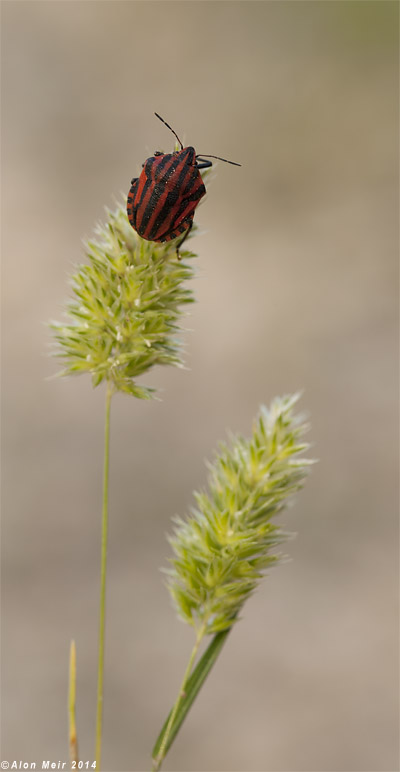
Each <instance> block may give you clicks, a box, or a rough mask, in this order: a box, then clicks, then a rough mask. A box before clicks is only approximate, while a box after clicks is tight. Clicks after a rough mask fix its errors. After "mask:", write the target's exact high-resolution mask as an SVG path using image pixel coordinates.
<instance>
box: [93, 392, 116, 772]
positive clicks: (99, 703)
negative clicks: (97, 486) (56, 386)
mask: <svg viewBox="0 0 400 772" xmlns="http://www.w3.org/2000/svg"><path fill="white" fill-rule="evenodd" d="M112 395H113V389H112V386H111V384H110V383H108V384H107V394H106V416H105V429H104V468H103V514H102V532H101V579H100V623H99V663H98V671H97V719H96V770H97V772H100V765H101V740H102V728H103V684H104V638H105V620H106V577H107V535H108V476H109V458H110V408H111V397H112Z"/></svg>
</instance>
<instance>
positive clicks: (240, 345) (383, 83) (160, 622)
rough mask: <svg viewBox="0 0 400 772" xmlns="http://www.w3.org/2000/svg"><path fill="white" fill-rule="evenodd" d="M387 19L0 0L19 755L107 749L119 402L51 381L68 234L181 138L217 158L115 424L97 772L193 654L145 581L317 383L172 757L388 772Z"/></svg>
mask: <svg viewBox="0 0 400 772" xmlns="http://www.w3.org/2000/svg"><path fill="white" fill-rule="evenodd" d="M398 12H399V7H398V4H397V3H395V2H393V3H392V2H384V3H381V2H361V3H360V2H354V3H353V2H346V3H341V2H338V3H333V2H332V3H324V2H293V3H292V2H281V3H279V2H270V3H269V2H254V3H253V2H190V3H182V2H176V3H175V2H151V3H150V2H3V4H2V22H3V31H2V34H3V53H2V65H3V126H2V136H3V225H4V234H3V266H4V267H3V279H4V303H3V312H4V345H3V447H4V452H3V479H4V492H3V583H2V587H3V604H2V613H3V633H2V643H3V648H2V654H3V698H2V703H3V711H2V713H3V747H2V758H5V759H8V760H9V761H10V762H11V761H12V760H14V759H17V760H22V761H26V762H30V761H37V762H39V763H40V762H41V761H42V760H43V759H50V760H51V761H58V760H66V759H67V758H68V748H67V714H66V695H67V669H68V667H67V662H68V648H69V642H70V639H71V638H72V637H73V638H75V639H76V643H77V651H78V732H79V741H80V754H81V758H82V759H83V760H92V759H93V746H94V724H95V692H96V668H97V652H96V646H97V625H98V595H99V587H98V582H99V551H100V514H101V512H100V510H101V475H102V443H103V419H104V392H103V390H102V388H99V389H97V390H95V391H93V390H92V388H91V385H90V379H89V378H88V377H86V378H85V377H82V378H72V379H68V380H67V379H64V380H62V379H61V380H52V379H49V376H51V375H53V374H54V373H55V372H56V371H57V363H56V362H55V361H53V360H51V359H49V358H48V356H47V349H48V344H49V340H50V334H49V332H48V330H47V328H46V326H45V323H46V320H48V319H49V318H60V317H61V314H62V307H63V303H64V301H65V298H66V297H67V295H68V291H69V290H68V275H69V274H70V272H71V270H72V268H73V265H74V264H75V263H76V262H78V261H80V260H81V259H83V248H82V239H83V238H87V237H90V236H91V234H92V231H93V228H94V226H95V223H96V222H97V221H98V220H99V219H102V218H103V217H104V209H103V207H104V205H108V206H113V205H114V201H115V196H117V197H119V195H120V192H121V191H122V192H125V193H127V191H128V189H129V184H130V180H131V177H132V176H134V175H136V174H137V172H138V171H140V167H141V163H142V162H143V161H144V160H145V158H147V157H148V156H149V155H151V154H152V153H153V152H154V150H156V149H161V150H164V151H170V150H171V149H172V147H173V141H174V140H173V137H172V136H171V135H170V133H169V132H168V131H167V129H165V127H163V126H162V125H161V124H160V123H159V121H157V119H156V118H155V117H154V115H153V113H154V111H155V110H157V112H159V113H160V114H161V115H162V116H163V117H165V119H166V120H167V121H169V122H170V123H171V124H172V125H173V127H174V128H175V129H176V131H177V132H178V134H180V135H181V136H182V135H183V138H184V140H185V142H186V143H188V144H193V145H194V146H195V148H196V150H198V151H199V152H204V153H213V154H216V155H221V156H224V157H225V158H230V159H232V160H234V161H238V162H241V163H242V164H243V166H242V168H241V169H238V168H234V167H232V166H228V165H226V164H219V165H218V169H217V174H216V176H215V178H214V179H213V181H212V184H210V185H209V193H208V196H207V199H206V200H205V202H204V204H203V205H202V206H201V207H200V208H199V209H198V210H197V213H196V222H197V223H198V225H199V227H200V232H199V233H198V234H197V235H196V237H195V238H194V239H193V241H192V242H191V244H192V247H193V249H194V250H195V251H197V252H198V254H199V258H198V260H197V271H198V278H197V279H196V280H195V282H194V283H193V289H194V292H195V294H196V298H197V301H198V302H197V303H196V305H195V306H194V307H193V308H192V310H191V316H190V318H189V319H188V320H187V326H188V327H190V328H191V331H190V332H187V333H186V334H185V336H184V339H185V344H186V351H187V354H186V361H187V364H188V366H189V368H190V369H189V370H188V371H181V370H177V369H167V368H166V369H160V370H158V371H154V372H152V373H150V375H149V376H148V377H147V378H145V379H144V382H145V383H148V384H150V385H153V386H157V387H158V388H159V389H160V390H161V394H162V401H160V402H150V403H144V402H140V401H135V399H133V398H129V397H123V396H117V397H116V398H115V400H114V404H113V408H112V463H111V490H110V508H111V525H110V541H109V585H108V621H107V650H106V684H105V688H106V697H105V715H104V770H109V771H111V770H114V771H115V770H124V771H128V770H132V771H134V772H138V771H139V770H146V769H148V768H149V754H150V751H151V748H152V744H153V742H154V740H155V737H156V735H157V734H158V730H159V729H160V727H161V723H162V722H163V720H164V718H165V715H166V713H167V711H168V709H169V707H170V706H171V703H172V701H173V699H174V698H175V695H176V692H177V689H178V684H179V682H180V680H181V678H182V675H183V670H184V667H185V665H186V661H187V658H188V655H189V652H190V650H191V647H192V643H193V635H192V631H191V630H190V629H186V627H185V626H184V625H183V624H182V623H180V622H179V621H177V619H176V617H175V614H174V611H173V609H172V607H171V604H170V600H169V596H168V595H167V592H166V590H165V587H164V586H163V576H162V574H161V573H160V572H159V567H160V566H162V565H164V566H165V564H166V559H167V557H168V555H169V554H170V550H169V547H168V545H167V542H166V539H165V534H166V532H168V531H169V530H171V517H172V516H173V515H174V514H175V513H179V514H181V515H183V514H184V513H185V512H187V511H188V509H189V507H190V505H191V502H192V490H193V489H194V488H199V487H200V486H202V485H203V484H204V483H205V480H206V470H205V465H204V459H206V458H210V457H211V456H212V453H213V450H214V448H215V446H216V444H217V443H218V441H219V440H221V439H224V438H225V436H226V431H227V430H231V431H234V432H238V431H239V432H242V433H244V434H248V433H249V432H250V430H251V425H252V420H253V417H254V415H255V414H256V413H257V410H258V407H259V404H260V403H262V402H265V403H268V402H269V401H270V400H271V399H272V398H273V397H274V395H276V394H284V393H288V392H293V391H296V390H304V395H303V397H302V401H301V406H302V409H303V410H306V411H307V412H308V413H309V415H310V419H311V423H312V430H311V434H310V440H311V441H312V442H313V444H314V447H313V449H312V453H313V455H314V456H316V457H318V458H319V459H320V461H319V464H318V465H317V466H316V467H315V468H314V469H313V473H312V475H311V478H310V479H309V480H308V482H307V485H306V488H305V490H304V491H303V492H302V493H301V494H300V495H299V496H298V497H297V500H296V504H295V507H294V508H293V509H290V510H289V511H288V512H287V513H286V514H284V516H283V518H282V519H283V521H284V523H285V525H286V527H287V528H288V529H289V530H293V531H296V532H297V533H298V536H297V539H296V540H295V541H293V542H290V543H289V544H288V547H287V551H288V552H289V553H290V556H291V557H292V558H293V560H292V562H290V563H288V564H286V565H283V566H280V567H279V568H277V569H276V570H274V571H273V572H272V573H271V574H270V576H269V577H268V578H267V579H266V580H265V581H264V583H263V584H262V586H261V587H260V589H259V591H258V592H257V594H256V595H255V596H254V597H253V598H252V599H251V600H250V602H248V604H247V605H246V608H245V610H244V614H243V620H242V621H241V622H240V624H238V625H237V627H236V629H235V630H234V631H233V633H232V635H231V636H230V638H229V640H228V643H227V645H226V649H225V651H224V652H223V655H222V656H221V658H220V660H219V662H218V664H217V666H216V667H215V669H214V671H213V672H212V674H211V676H210V678H209V680H208V681H207V683H206V685H205V687H204V689H203V691H202V693H201V695H200V697H199V699H198V700H197V702H196V704H195V706H194V708H193V709H192V711H191V713H190V715H189V717H188V719H187V721H186V723H185V726H184V728H183V729H182V731H181V734H180V736H179V738H178V739H177V741H176V744H175V745H174V747H173V749H172V750H171V753H170V755H169V756H168V760H167V762H166V763H165V769H166V770H175V771H179V772H193V771H194V770H196V771H197V772H198V771H202V772H212V771H213V772H228V770H229V771H230V772H232V771H235V772H254V771H255V770H257V771H258V772H260V771H261V772H272V771H273V770H274V771H275V772H277V771H281V772H287V771H288V770H291V771H292V772H293V771H296V772H299V771H300V770H304V771H310V770H315V771H317V770H318V771H319V772H332V770H336V771H338V772H345V771H346V772H353V771H354V772H355V771H356V770H357V771H358V770H363V771H364V772H366V771H367V770H374V771H375V772H376V770H379V771H380V772H383V771H389V770H390V771H391V772H392V771H393V770H396V769H398V764H399V758H398V678H397V664H398V639H397V630H398V626H397V622H398V607H397V599H398V575H397V536H396V531H397V507H396V501H397V499H396V488H397V458H396V453H397V388H396V385H397V384H396V379H397V346H396V338H397V323H396V321H397V320H396V304H397V281H396V273H397V233H398V230H397V226H398V214H397V212H398V210H397V206H398V179H397V170H398V150H397V139H398V96H397V94H398V91H397V88H398V75H397V71H398V65H397V62H398Z"/></svg>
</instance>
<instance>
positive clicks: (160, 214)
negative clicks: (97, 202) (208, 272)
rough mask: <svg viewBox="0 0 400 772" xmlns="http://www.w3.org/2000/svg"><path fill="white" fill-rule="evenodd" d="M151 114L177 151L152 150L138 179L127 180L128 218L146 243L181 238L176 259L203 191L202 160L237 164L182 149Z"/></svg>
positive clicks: (180, 143)
mask: <svg viewBox="0 0 400 772" xmlns="http://www.w3.org/2000/svg"><path fill="white" fill-rule="evenodd" d="M155 115H156V116H157V118H159V120H160V121H162V123H164V124H165V126H167V128H168V129H169V130H170V131H172V133H173V134H174V135H175V137H176V139H177V140H178V142H179V145H180V150H175V151H174V152H173V153H161V152H160V151H156V152H155V153H154V155H153V156H151V158H148V159H147V161H145V162H144V164H143V171H142V172H141V175H140V177H138V178H134V179H133V180H132V181H131V189H130V191H129V194H128V202H127V212H128V219H129V222H130V224H131V225H132V228H133V229H134V230H135V231H136V232H137V233H138V234H139V236H141V237H142V238H143V239H147V240H148V241H159V242H164V241H171V239H175V238H177V237H178V236H180V235H183V238H182V239H181V241H180V242H179V244H178V245H177V248H176V252H177V255H178V257H179V249H180V247H181V246H182V244H183V242H184V241H185V239H186V238H187V237H188V235H189V233H190V231H191V228H192V225H193V217H194V212H195V209H196V206H197V204H198V203H199V202H200V199H201V198H203V196H204V195H205V192H206V188H205V185H204V182H203V180H202V177H201V174H200V169H207V168H208V167H209V166H212V162H211V161H205V160H203V159H204V158H217V159H218V160H219V161H225V163H228V164H233V166H240V165H241V164H237V163H235V162H234V161H227V159H226V158H220V157H219V156H217V155H204V154H203V153H200V154H198V153H196V151H195V149H194V147H183V144H182V142H181V140H180V139H179V137H178V135H177V133H176V132H175V131H174V130H173V129H172V128H171V126H170V125H169V124H168V123H167V122H166V121H164V119H163V118H161V116H160V115H158V113H155Z"/></svg>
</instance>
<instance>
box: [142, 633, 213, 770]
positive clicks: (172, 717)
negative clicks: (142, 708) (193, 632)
mask: <svg viewBox="0 0 400 772" xmlns="http://www.w3.org/2000/svg"><path fill="white" fill-rule="evenodd" d="M206 629H207V622H205V623H204V624H203V625H202V626H201V628H200V629H199V631H198V633H197V638H196V643H195V644H194V646H193V649H192V653H191V655H190V658H189V662H188V665H187V668H186V670H185V675H184V676H183V680H182V683H181V686H180V689H179V692H178V696H177V698H176V702H175V704H174V706H173V708H172V710H171V715H170V717H169V720H168V724H167V726H166V729H165V732H164V736H163V738H162V741H161V745H160V750H159V752H158V754H157V756H156V758H155V759H153V767H152V772H158V770H159V769H160V767H161V764H162V762H163V760H164V758H165V756H166V755H167V751H168V741H169V738H170V735H171V731H172V728H173V725H174V722H175V718H176V715H177V713H178V710H179V708H180V706H181V702H182V700H183V699H184V698H185V696H186V686H187V683H188V681H189V678H190V675H191V672H192V668H193V665H194V662H195V659H196V656H197V652H198V650H199V646H200V644H201V642H202V640H203V638H204V636H205V634H206Z"/></svg>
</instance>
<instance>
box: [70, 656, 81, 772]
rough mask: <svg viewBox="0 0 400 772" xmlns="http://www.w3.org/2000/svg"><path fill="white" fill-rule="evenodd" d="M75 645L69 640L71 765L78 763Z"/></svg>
mask: <svg viewBox="0 0 400 772" xmlns="http://www.w3.org/2000/svg"><path fill="white" fill-rule="evenodd" d="M75 703H76V647H75V641H71V646H70V650H69V691H68V715H69V757H70V760H71V767H72V766H73V765H74V764H75V766H77V765H78V762H79V755H78V739H77V735H76V718H75Z"/></svg>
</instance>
